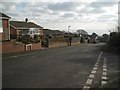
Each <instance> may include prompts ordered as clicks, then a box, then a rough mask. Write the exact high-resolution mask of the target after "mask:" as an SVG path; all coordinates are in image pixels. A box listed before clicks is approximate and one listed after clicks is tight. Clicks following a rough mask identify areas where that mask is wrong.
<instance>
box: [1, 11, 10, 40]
mask: <svg viewBox="0 0 120 90" xmlns="http://www.w3.org/2000/svg"><path fill="white" fill-rule="evenodd" d="M9 19H10V17H9V16H7V15H5V14H3V13H1V12H0V41H5V40H10V27H9Z"/></svg>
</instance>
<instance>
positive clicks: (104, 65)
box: [101, 58, 107, 85]
mask: <svg viewBox="0 0 120 90" xmlns="http://www.w3.org/2000/svg"><path fill="white" fill-rule="evenodd" d="M106 62H107V59H106V58H104V61H103V74H102V77H101V79H102V81H101V85H104V84H106V83H107V66H106Z"/></svg>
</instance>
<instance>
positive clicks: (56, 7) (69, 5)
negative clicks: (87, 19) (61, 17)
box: [48, 2, 81, 11]
mask: <svg viewBox="0 0 120 90" xmlns="http://www.w3.org/2000/svg"><path fill="white" fill-rule="evenodd" d="M80 4H81V3H78V2H61V3H60V2H59V3H55V4H48V8H49V9H50V10H53V11H74V10H75V9H76V7H77V6H79V5H80Z"/></svg>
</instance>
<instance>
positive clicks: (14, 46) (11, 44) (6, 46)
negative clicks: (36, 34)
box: [2, 41, 41, 53]
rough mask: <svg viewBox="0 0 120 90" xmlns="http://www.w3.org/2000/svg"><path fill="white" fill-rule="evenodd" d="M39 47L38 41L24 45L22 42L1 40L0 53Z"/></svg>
mask: <svg viewBox="0 0 120 90" xmlns="http://www.w3.org/2000/svg"><path fill="white" fill-rule="evenodd" d="M36 49H41V44H40V43H33V44H29V45H28V46H26V45H25V44H23V43H16V42H15V41H7V42H2V53H12V52H21V51H29V50H36Z"/></svg>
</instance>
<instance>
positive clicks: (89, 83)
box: [82, 52, 103, 90]
mask: <svg viewBox="0 0 120 90" xmlns="http://www.w3.org/2000/svg"><path fill="white" fill-rule="evenodd" d="M102 53H103V52H101V53H100V54H99V56H98V59H97V62H96V63H95V65H94V67H93V69H92V71H91V73H90V75H89V77H88V79H87V81H86V83H85V85H84V86H83V88H82V90H89V89H90V85H91V84H92V80H93V78H94V77H95V73H96V70H97V67H98V64H99V61H100V58H101V55H102Z"/></svg>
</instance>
